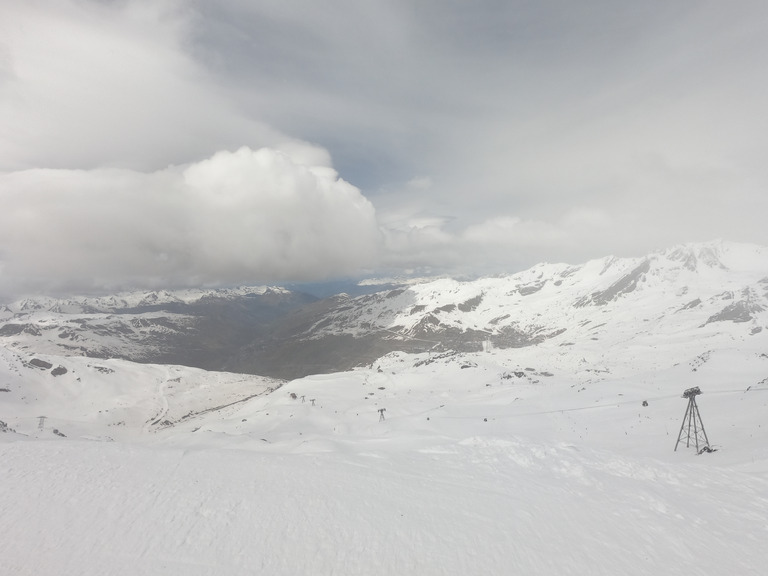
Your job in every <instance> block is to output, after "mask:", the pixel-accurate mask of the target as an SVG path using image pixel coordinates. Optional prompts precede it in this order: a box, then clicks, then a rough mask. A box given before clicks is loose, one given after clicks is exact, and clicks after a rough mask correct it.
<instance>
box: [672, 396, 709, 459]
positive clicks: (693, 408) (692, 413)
mask: <svg viewBox="0 0 768 576" xmlns="http://www.w3.org/2000/svg"><path fill="white" fill-rule="evenodd" d="M699 394H701V390H699V387H698V386H696V387H695V388H689V389H688V390H686V391H685V392H683V398H688V406H687V407H686V409H685V415H684V416H683V423H682V425H681V426H680V434H678V435H677V442H675V451H677V446H678V444H680V441H681V440H682V439H683V438H685V447H686V448H688V447H689V446H690V445H691V441H693V443H694V444H695V446H696V453H697V454H699V453H700V452H701V451H702V450H704V449H705V448H709V438H707V433H706V431H705V430H704V423H703V422H702V421H701V414H699V407H698V406H697V405H696V396H698V395H699ZM699 444H701V448H699Z"/></svg>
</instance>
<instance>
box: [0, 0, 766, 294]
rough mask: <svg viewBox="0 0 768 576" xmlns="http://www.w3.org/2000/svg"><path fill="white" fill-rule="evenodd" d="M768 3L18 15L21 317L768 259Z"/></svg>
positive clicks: (236, 4) (178, 2)
mask: <svg viewBox="0 0 768 576" xmlns="http://www.w3.org/2000/svg"><path fill="white" fill-rule="evenodd" d="M766 62H768V4H766V3H765V2H762V1H741V0H737V1H734V2H728V3H724V2H720V1H715V0H712V1H707V0H702V1H697V2H688V1H663V2H662V1H657V0H649V1H647V2H630V1H624V0H585V1H583V2H570V1H567V0H546V1H541V2H531V1H523V0H505V1H501V0H496V1H493V0H478V1H474V2H469V1H465V2H459V1H456V0H440V1H437V0H421V1H419V2H413V1H407V0H370V1H366V2H340V1H338V0H329V1H326V2H313V1H310V0H297V1H292V2H284V1H278V0H270V1H268V0H255V1H250V0H217V1H203V0H153V1H148V0H146V1H145V0H100V1H96V0H28V1H26V2H12V1H11V0H0V127H1V128H0V200H1V203H0V206H2V208H1V209H0V295H19V294H26V293H49V294H53V293H65V292H69V293H84V292H89V293H90V292H106V291H116V290H123V289H132V288H138V289H145V288H146V289H150V288H161V287H162V288H175V287H198V286H201V287H209V286H223V285H232V284H263V283H268V284H280V283H287V282H310V281H313V282H314V281H323V280H333V279H338V278H362V277H366V276H377V275H379V276H384V275H413V274H451V275H459V276H477V275H486V274H499V273H512V272H516V271H519V270H521V269H524V268H527V267H529V266H531V265H533V264H535V263H538V262H541V261H548V262H569V263H580V262H584V261H586V260H588V259H591V258H598V257H603V256H607V255H616V256H641V255H643V254H646V253H648V252H650V251H653V250H656V249H663V248H666V247H669V246H672V245H675V244H679V243H685V242H699V241H708V240H712V239H716V238H722V239H725V240H732V241H738V242H750V243H756V244H762V245H768V226H766V224H765V215H766V214H768V194H767V193H766V189H767V187H768V163H767V162H765V160H764V155H765V151H766V150H768V109H767V108H766V104H765V103H766V102H768V73H767V72H768V68H766V64H765V63H766Z"/></svg>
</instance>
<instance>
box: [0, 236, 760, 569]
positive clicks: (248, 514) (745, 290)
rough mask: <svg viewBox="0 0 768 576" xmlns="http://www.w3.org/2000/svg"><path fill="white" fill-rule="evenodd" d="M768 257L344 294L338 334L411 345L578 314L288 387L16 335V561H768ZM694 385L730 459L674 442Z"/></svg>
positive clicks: (129, 564)
mask: <svg viewBox="0 0 768 576" xmlns="http://www.w3.org/2000/svg"><path fill="white" fill-rule="evenodd" d="M705 248H707V250H705ZM764 256H765V251H764V249H761V248H757V247H745V246H740V245H730V244H725V243H722V244H716V245H696V246H690V247H683V248H680V249H675V250H670V251H667V252H664V253H659V254H657V255H652V256H650V257H649V258H647V259H642V258H641V259H637V260H615V259H606V260H603V261H596V262H591V263H588V264H586V265H584V266H581V267H569V266H565V265H542V266H540V267H536V268H534V269H533V270H532V271H527V272H526V273H523V274H521V275H516V276H515V277H514V279H513V280H512V279H509V278H506V279H489V280H483V281H478V282H474V283H450V282H446V281H440V283H432V284H426V285H418V286H413V287H410V288H409V289H408V290H410V291H411V292H410V296H408V295H407V294H408V291H404V292H400V293H395V294H394V295H392V294H391V293H390V295H389V297H387V294H382V295H378V296H377V297H376V298H374V299H369V300H364V299H348V300H347V303H346V304H343V303H341V304H339V306H340V308H342V307H344V306H351V307H350V308H349V309H347V310H339V311H337V313H336V314H335V317H334V319H332V320H331V321H333V322H338V329H340V330H342V329H343V330H349V331H353V330H362V331H365V330H368V329H369V328H367V327H366V326H365V325H364V323H365V322H368V321H369V319H370V318H375V319H376V320H377V321H378V322H380V323H381V324H380V325H384V326H386V327H387V330H391V331H392V332H393V333H395V334H393V337H396V338H398V339H400V341H401V342H402V341H407V338H414V332H413V330H414V325H410V324H407V321H410V319H411V316H412V315H413V316H417V315H421V316H422V318H423V317H426V315H428V314H433V315H434V316H435V317H436V318H438V319H439V323H438V324H435V325H434V333H440V331H441V330H442V328H441V327H440V326H441V325H442V326H454V327H455V328H456V330H457V332H459V331H462V330H464V329H465V328H466V327H467V326H471V325H472V324H471V323H472V322H475V323H476V324H477V326H483V327H488V326H490V327H491V329H489V330H488V332H491V336H494V335H496V336H498V335H501V334H502V333H503V329H504V326H513V323H514V322H517V324H516V325H515V326H516V327H517V328H516V329H518V330H519V331H520V332H524V333H525V334H528V335H530V334H532V332H531V331H530V326H533V325H536V326H544V327H545V328H546V330H547V331H549V330H552V331H557V330H559V329H561V328H563V327H565V328H566V330H565V331H564V332H562V333H560V334H550V333H549V332H547V333H546V335H547V337H544V338H541V339H540V340H539V341H538V342H537V343H536V344H535V345H533V344H531V342H530V341H529V342H528V344H529V345H525V346H511V345H510V346H507V347H503V342H502V340H499V339H496V340H494V339H493V338H491V345H490V346H488V345H487V344H484V342H485V341H484V340H483V339H478V340H477V341H478V342H479V343H480V344H482V346H476V347H475V349H473V350H467V349H453V350H448V349H444V348H439V349H435V350H430V351H424V352H420V353H415V354H409V353H405V352H390V353H388V354H386V355H384V356H381V357H380V358H378V359H376V360H375V361H374V362H372V363H370V364H369V365H366V366H365V367H359V368H357V369H354V370H349V371H345V372H338V373H334V374H322V375H320V374H318V375H312V376H306V377H304V378H300V379H296V380H293V381H290V382H286V383H281V382H277V381H273V380H267V379H263V378H258V377H251V376H242V375H237V374H223V373H206V372H204V371H201V370H195V369H190V368H185V367H180V366H157V365H140V364H132V363H130V362H126V361H122V360H109V361H107V360H95V359H92V358H81V357H65V356H54V355H46V354H41V353H39V352H35V351H32V350H20V349H18V348H16V349H0V421H2V422H3V424H0V428H4V429H5V430H7V431H6V432H4V433H0V461H1V462H2V463H3V466H2V472H1V473H0V478H1V479H2V484H1V485H2V489H0V531H1V532H2V534H3V538H2V539H0V572H2V573H3V574H49V573H56V574H82V575H90V574H93V575H96V574H98V575H100V576H101V575H107V574H113V575H122V574H125V575H129V574H130V575H134V574H137V573H138V574H164V575H166V574H184V575H190V574H192V575H195V574H201V575H202V574H227V575H238V574H244V575H245V574H254V573H262V574H274V575H288V574H292V575H293V574H423V575H430V574H456V575H465V574H479V573H482V574H544V575H561V574H596V575H615V574H626V575H645V574H670V575H674V574H681V575H682V574H685V575H697V576H701V575H719V574H739V575H758V574H763V573H764V571H765V566H766V565H768V549H766V547H765V546H764V542H765V540H766V538H767V537H768V522H767V521H766V519H768V499H766V496H765V495H766V493H768V442H767V440H768V430H767V429H766V428H764V426H765V425H766V424H765V423H766V417H768V322H766V318H765V310H763V309H761V308H764V307H765V304H764V301H765V297H766V289H767V288H768V287H766V282H765V278H766V277H768V273H766V270H765V267H766V260H765V259H764ZM539 273H541V276H539ZM542 281H544V284H543V285H541V286H538V285H536V282H542ZM558 282H559V284H558ZM441 286H442V288H441V289H438V287H441ZM478 295H482V297H481V298H479V299H477V296H478ZM400 298H403V299H406V300H404V302H405V301H407V305H406V306H403V305H395V304H393V302H395V301H397V300H398V299H400ZM697 300H698V302H697ZM362 302H365V305H364V306H361V305H359V303H362ZM546 302H549V303H550V304H549V306H547V305H546ZM450 304H454V305H455V308H451V309H448V308H446V309H445V310H440V311H438V312H435V311H434V310H435V309H437V308H440V307H449V306H450ZM459 304H461V305H462V306H461V307H459ZM420 305H424V308H423V309H421V310H418V311H416V312H413V314H411V313H410V312H411V310H412V308H413V307H414V306H420ZM494 307H500V308H502V309H501V310H495V309H494ZM368 308H370V309H371V312H370V313H369V312H368ZM376 311H378V313H376ZM383 311H391V312H388V313H387V314H384V315H381V312H383ZM358 312H360V315H359V316H357V317H356V316H355V314H357V313H358ZM344 313H346V314H348V315H347V316H346V319H342V315H343V314H344ZM507 313H508V314H509V315H510V317H509V318H506V319H503V320H498V321H497V322H496V323H495V324H494V323H492V322H491V321H490V320H488V318H490V319H491V320H493V319H494V318H496V317H498V316H503V315H504V314H507ZM363 314H370V315H369V316H367V317H366V318H367V319H366V318H363ZM537 314H541V316H537ZM329 318H330V316H329ZM459 321H460V322H461V323H459ZM505 322H506V324H505ZM417 323H418V321H417ZM582 323H583V325H582ZM600 324H603V325H602V326H600ZM328 326H330V324H328V325H326V326H324V327H322V326H320V327H318V330H325V329H327V328H328ZM473 329H474V328H473ZM494 330H495V332H494ZM534 336H535V334H534ZM424 340H427V338H424ZM427 344H429V343H427ZM424 347H425V348H430V347H431V345H429V346H427V345H425V346H424ZM466 348H469V346H466ZM298 360H299V361H300V359H298ZM695 386H697V387H699V388H700V389H701V391H702V394H701V395H700V396H698V397H697V402H698V407H699V410H700V415H701V417H702V419H703V422H704V425H705V428H706V433H707V435H708V440H709V442H710V446H711V448H713V449H714V450H715V451H714V452H703V453H701V454H697V450H696V449H695V448H694V447H693V446H686V441H685V439H684V440H683V442H682V443H681V444H680V446H679V448H678V449H677V451H675V450H674V448H675V445H676V441H677V439H678V435H679V433H680V430H681V424H682V422H683V414H684V412H685V410H686V407H687V405H688V404H687V403H688V400H687V399H685V398H683V397H682V393H683V391H684V390H686V389H688V388H691V387H695ZM40 416H46V419H45V420H44V421H43V427H42V430H41V429H40V419H39V417H40ZM54 430H55V432H54ZM109 439H112V440H115V441H114V442H108V441H105V440H109Z"/></svg>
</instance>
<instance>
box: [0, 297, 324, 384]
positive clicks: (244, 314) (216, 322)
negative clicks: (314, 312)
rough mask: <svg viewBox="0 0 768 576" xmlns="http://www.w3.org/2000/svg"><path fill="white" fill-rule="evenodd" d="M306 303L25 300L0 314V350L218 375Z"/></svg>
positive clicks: (307, 299)
mask: <svg viewBox="0 0 768 576" xmlns="http://www.w3.org/2000/svg"><path fill="white" fill-rule="evenodd" d="M312 300H314V298H312V297H310V296H308V295H306V294H300V293H294V292H290V291H288V290H285V289H283V288H275V287H263V286H261V287H240V288H236V289H218V290H183V291H172V292H171V291H160V292H135V293H124V294H119V295H116V296H105V297H98V298H95V297H74V298H68V299H53V298H43V297H38V298H26V299H23V300H19V301H17V302H13V303H11V304H8V305H6V306H4V307H0V344H2V345H3V346H5V347H7V348H13V349H16V350H18V351H21V352H37V353H46V354H59V355H62V354H64V355H80V356H88V357H91V358H123V359H127V360H133V361H138V362H148V363H153V362H154V363H158V362H162V363H171V364H173V363H176V364H185V365H190V366H196V367H201V368H208V369H223V368H224V366H225V365H226V364H227V360H228V357H229V355H230V354H232V352H233V351H234V350H236V349H237V347H238V346H241V345H243V344H244V343H248V342H251V341H252V340H253V339H254V338H257V337H258V335H259V334H260V333H261V332H262V331H263V330H264V329H265V327H266V326H267V325H268V324H269V323H270V322H271V321H273V320H274V319H275V318H278V317H280V316H282V315H284V314H286V313H287V312H288V311H290V310H292V309H294V308H297V307H300V306H302V305H304V304H306V303H307V302H310V301H312Z"/></svg>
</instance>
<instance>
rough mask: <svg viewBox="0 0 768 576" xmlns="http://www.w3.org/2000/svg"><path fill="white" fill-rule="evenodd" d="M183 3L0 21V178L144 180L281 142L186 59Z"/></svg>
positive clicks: (39, 0) (49, 5)
mask: <svg viewBox="0 0 768 576" xmlns="http://www.w3.org/2000/svg"><path fill="white" fill-rule="evenodd" d="M195 22H196V16H195V12H194V10H193V9H192V8H191V5H190V4H189V3H187V2H182V1H177V0H158V1H157V2H137V1H124V2H93V1H90V0H83V1H75V0H61V1H56V2H49V1H45V0H32V1H30V2H18V3H12V5H8V6H5V7H4V8H3V18H2V19H0V38H1V40H0V45H2V48H0V63H1V64H0V82H2V89H0V124H1V125H2V126H3V127H4V129H3V131H2V135H0V170H18V169H23V168H35V167H46V168H85V169H88V168H94V167H101V166H113V167H124V168H133V169H138V170H152V169H159V168H163V167H165V166H167V165H169V164H181V163H186V162H190V161H193V160H196V159H201V158H204V157H207V156H208V155H210V154H211V153H212V152H213V151H215V150H217V149H231V148H234V147H238V146H241V145H243V144H248V145H251V146H263V145H275V144H276V143H277V142H280V141H286V140H289V138H288V137H287V136H286V135H284V134H282V133H281V132H280V131H278V130H275V129H274V128H272V127H270V126H269V125H267V124H266V123H265V122H264V121H262V120H261V119H259V118H257V117H253V116H248V115H245V114H242V113H241V112H240V111H239V110H237V108H236V107H235V106H233V104H232V102H231V100H230V98H229V97H228V96H227V95H226V94H225V93H224V92H223V91H222V90H220V89H219V88H218V87H217V86H216V84H215V82H213V81H212V80H211V78H210V76H209V75H208V73H207V72H206V71H205V69H203V68H202V67H200V66H199V65H198V64H197V63H196V62H195V61H194V59H193V58H191V57H190V55H189V54H188V53H187V52H186V51H185V48H184V46H185V43H186V42H187V39H188V37H189V35H190V34H191V30H192V28H193V27H194V25H195Z"/></svg>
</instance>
